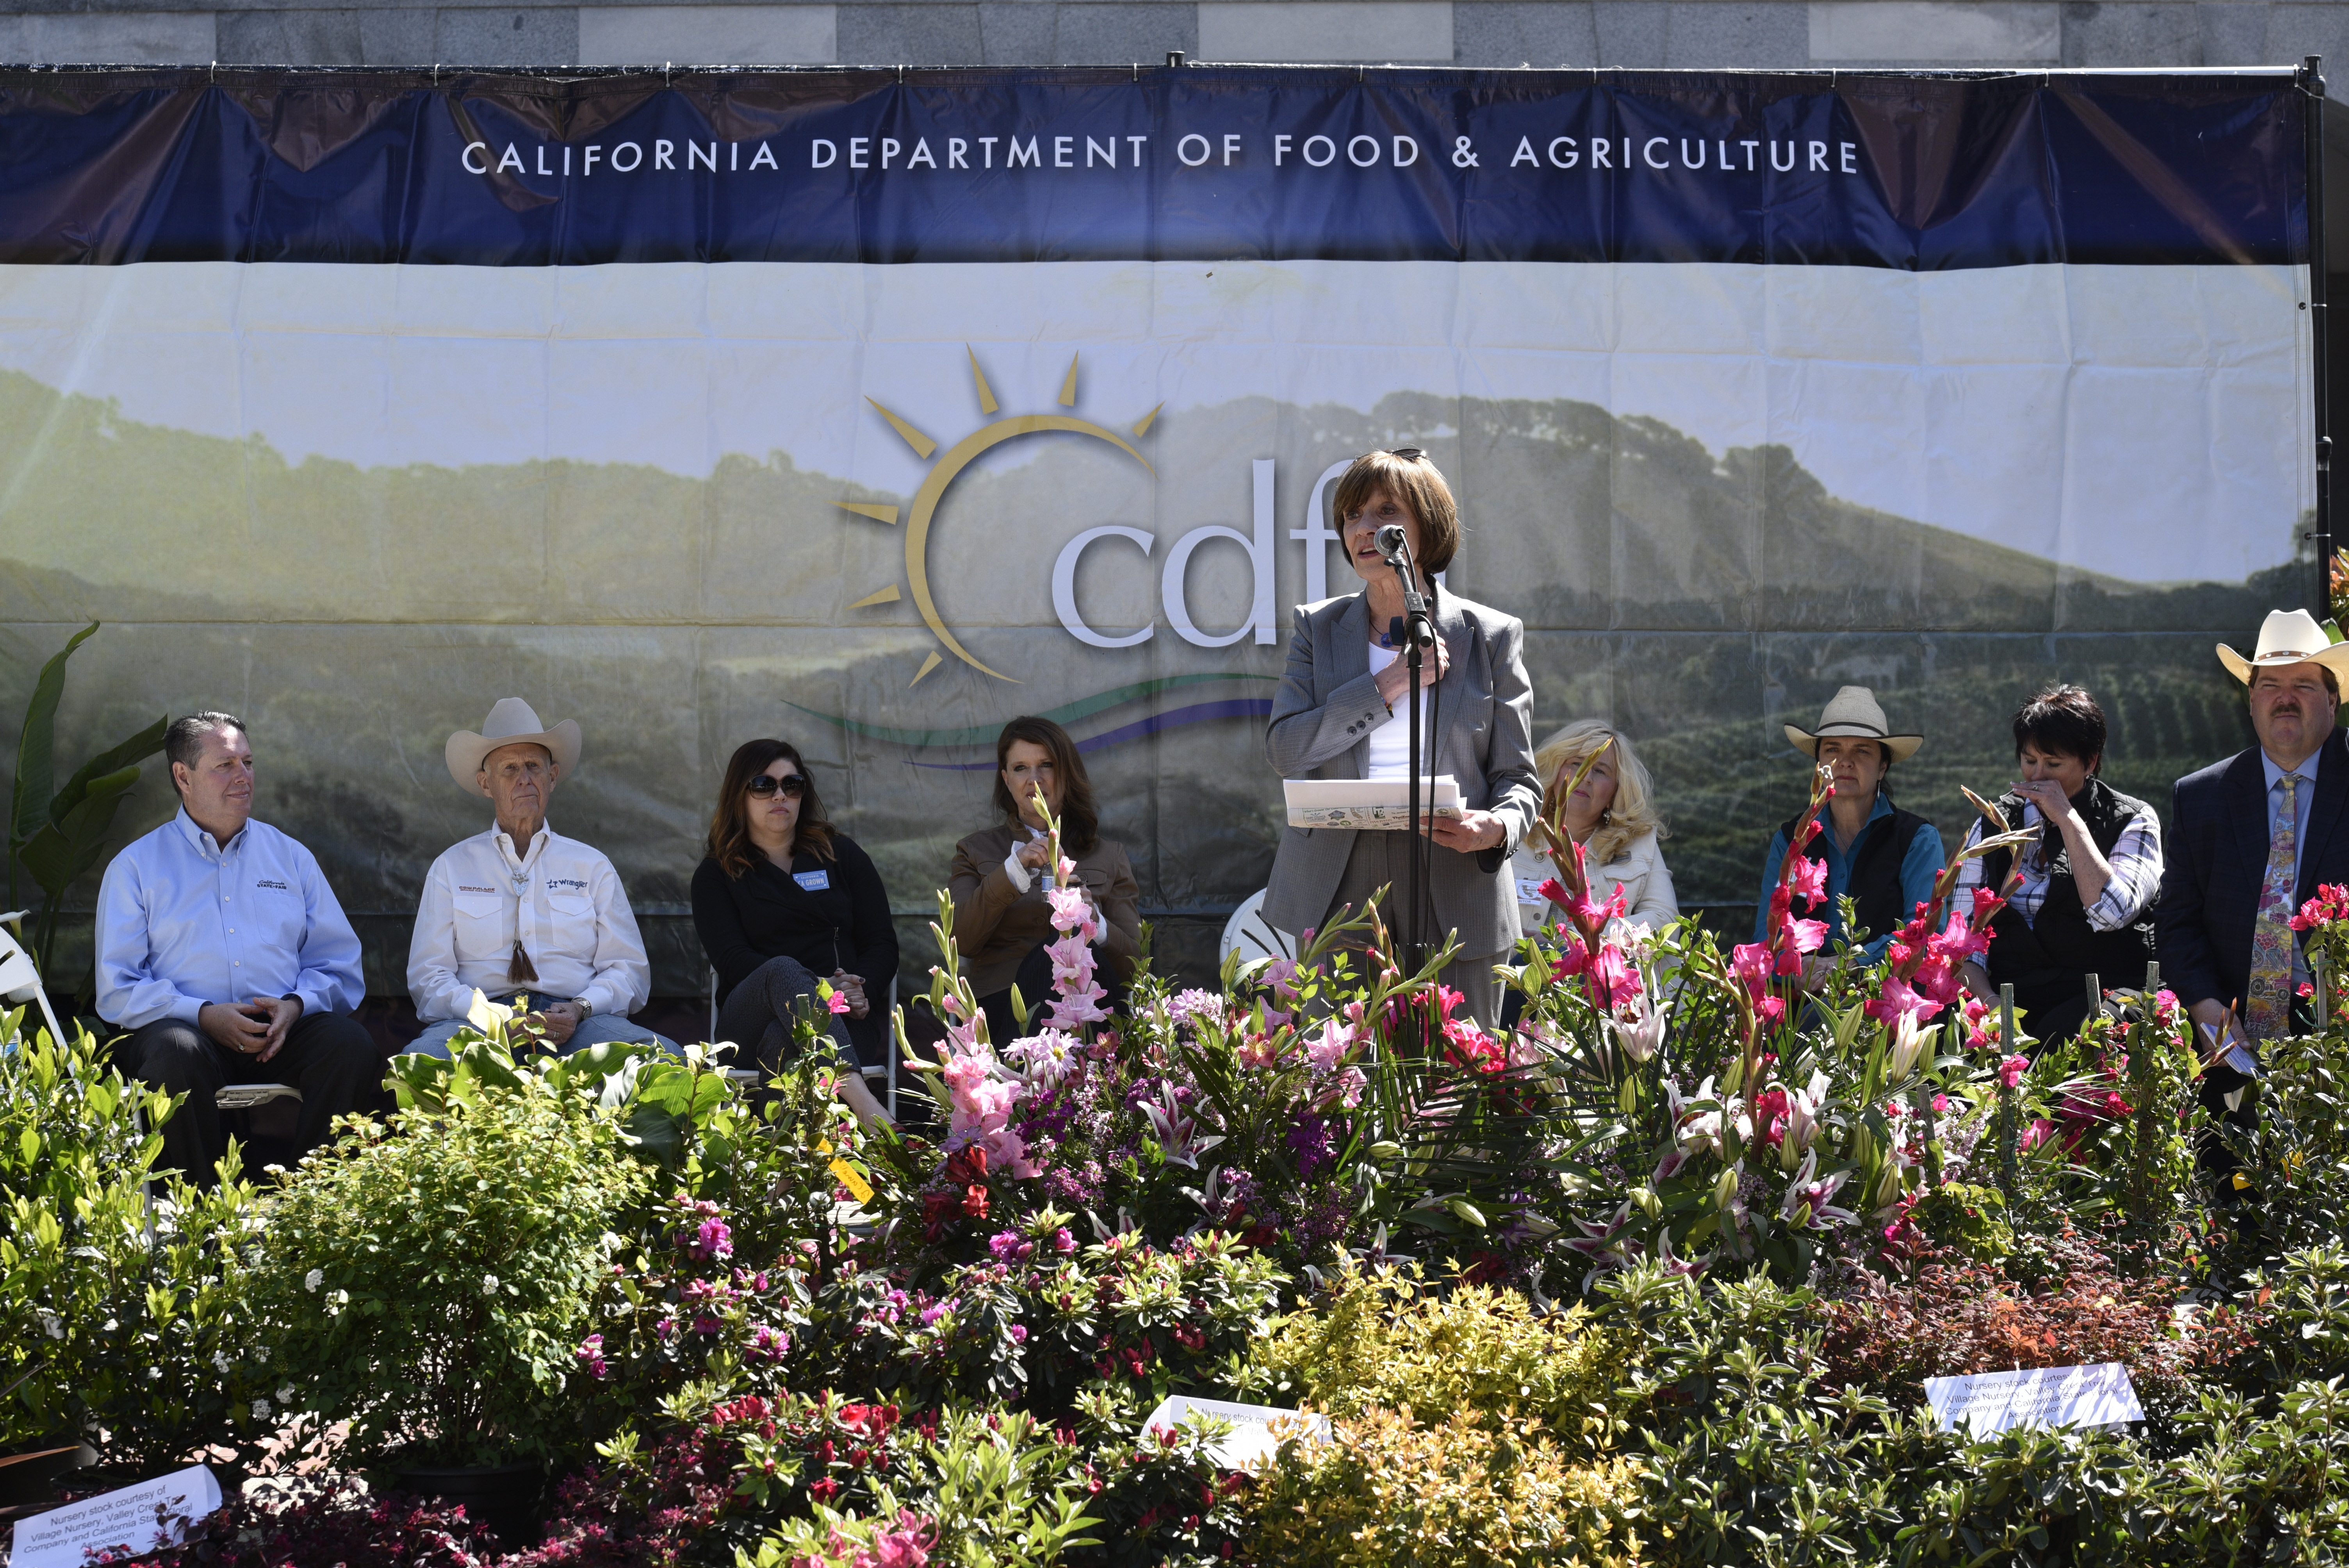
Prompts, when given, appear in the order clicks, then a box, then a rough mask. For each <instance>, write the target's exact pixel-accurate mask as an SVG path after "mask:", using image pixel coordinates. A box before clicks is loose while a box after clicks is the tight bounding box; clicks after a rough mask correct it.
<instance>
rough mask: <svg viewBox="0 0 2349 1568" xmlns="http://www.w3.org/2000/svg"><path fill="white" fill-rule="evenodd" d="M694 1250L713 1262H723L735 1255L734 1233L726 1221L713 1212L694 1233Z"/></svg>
mask: <svg viewBox="0 0 2349 1568" xmlns="http://www.w3.org/2000/svg"><path fill="white" fill-rule="evenodd" d="M693 1250H694V1251H695V1252H697V1253H700V1254H701V1255H702V1256H703V1257H705V1258H708V1259H709V1260H710V1261H711V1262H712V1263H722V1262H724V1261H725V1260H726V1259H728V1258H730V1257H732V1256H733V1255H734V1233H733V1232H732V1231H730V1230H729V1229H727V1228H726V1222H725V1221H723V1220H721V1219H719V1218H718V1216H716V1215H715V1214H712V1215H711V1216H710V1217H709V1219H707V1220H704V1221H702V1222H701V1226H700V1228H699V1229H698V1230H697V1231H696V1232H695V1233H694V1235H693Z"/></svg>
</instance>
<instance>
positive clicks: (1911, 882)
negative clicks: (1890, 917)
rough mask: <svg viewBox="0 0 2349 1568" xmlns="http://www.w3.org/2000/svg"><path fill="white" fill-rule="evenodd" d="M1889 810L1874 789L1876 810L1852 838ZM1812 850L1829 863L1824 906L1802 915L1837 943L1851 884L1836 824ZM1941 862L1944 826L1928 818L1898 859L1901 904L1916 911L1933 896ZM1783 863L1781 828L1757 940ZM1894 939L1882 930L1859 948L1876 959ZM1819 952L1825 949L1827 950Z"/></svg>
mask: <svg viewBox="0 0 2349 1568" xmlns="http://www.w3.org/2000/svg"><path fill="white" fill-rule="evenodd" d="M1820 815H1821V816H1822V817H1824V816H1825V815H1826V808H1825V807H1822V808H1820ZM1890 815H1892V802H1891V800H1889V799H1887V798H1886V796H1885V794H1884V791H1882V790H1881V789H1879V790H1878V791H1877V792H1876V809H1875V810H1872V811H1870V812H1868V820H1867V821H1865V822H1863V823H1861V824H1860V829H1859V836H1858V838H1855V839H1853V840H1852V842H1853V843H1854V844H1855V845H1857V843H1858V842H1859V841H1860V839H1864V838H1866V837H1867V836H1868V830H1869V829H1871V828H1873V827H1874V826H1875V825H1876V820H1877V819H1878V818H1879V817H1889V816H1890ZM1808 852H1809V855H1810V858H1811V859H1813V860H1823V861H1826V863H1827V902H1826V908H1825V909H1824V910H1813V911H1812V912H1811V913H1810V914H1809V915H1807V916H1805V917H1804V918H1806V919H1813V920H1825V921H1826V923H1827V946H1828V947H1833V946H1834V945H1835V944H1836V943H1837V942H1838V941H1840V940H1842V938H1843V904H1842V902H1841V901H1842V899H1843V895H1844V892H1845V890H1846V889H1847V888H1848V887H1850V885H1851V861H1850V859H1849V857H1847V855H1845V853H1844V852H1843V851H1841V850H1839V849H1837V847H1836V838H1835V827H1834V825H1833V824H1832V823H1824V824H1822V830H1821V832H1820V833H1819V836H1818V837H1817V838H1816V839H1813V840H1812V841H1811V847H1810V850H1809V851H1808ZM1941 861H1942V856H1941V833H1940V829H1938V828H1936V827H1934V826H1933V824H1932V823H1930V822H1928V823H1926V824H1925V825H1924V826H1923V827H1921V828H1919V829H1918V830H1917V836H1916V837H1915V838H1913V839H1911V840H1909V852H1908V853H1907V854H1905V855H1903V856H1902V857H1901V858H1900V904H1901V907H1902V909H1904V910H1907V911H1914V910H1915V909H1916V907H1917V906H1918V905H1919V904H1920V903H1924V902H1925V901H1926V900H1927V899H1929V898H1931V897H1932V896H1933V879H1934V878H1936V877H1938V876H1940V874H1941ZM1785 863H1786V834H1785V830H1783V829H1782V830H1779V831H1777V832H1775V833H1773V834H1771V835H1770V852H1769V854H1768V855H1767V856H1765V857H1764V859H1763V861H1762V902H1761V904H1760V906H1759V907H1758V908H1756V909H1755V910H1754V941H1756V942H1759V941H1761V940H1762V939H1763V937H1764V936H1766V935H1768V934H1769V930H1770V895H1771V894H1772V893H1773V892H1776V891H1777V888H1778V868H1779V867H1781V866H1783V865H1785ZM1904 918H1905V917H1904ZM1891 940H1892V933H1890V932H1889V931H1880V932H1878V933H1877V934H1876V935H1875V936H1874V937H1873V938H1871V939H1870V940H1869V942H1868V944H1867V945H1866V946H1864V947H1862V948H1861V949H1860V955H1861V958H1862V960H1863V961H1864V962H1866V963H1869V964H1873V963H1875V962H1876V961H1877V960H1878V959H1879V958H1881V957H1883V956H1884V949H1885V946H1886V944H1889V943H1890V942H1891ZM1821 951H1823V952H1824V951H1826V949H1821Z"/></svg>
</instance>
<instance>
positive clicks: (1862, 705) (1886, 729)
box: [1786, 686, 1925, 762]
mask: <svg viewBox="0 0 2349 1568" xmlns="http://www.w3.org/2000/svg"><path fill="white" fill-rule="evenodd" d="M1846 735H1851V736H1857V737H1858V738H1860V739H1862V740H1878V741H1881V742H1883V743H1884V749H1885V750H1886V752H1887V753H1889V755H1890V756H1891V758H1892V760H1893V761H1895V762H1899V761H1902V760H1904V759H1906V758H1908V757H1909V756H1910V755H1911V754H1913V753H1914V752H1915V751H1916V749H1917V748H1919V747H1920V746H1922V745H1924V744H1925V738H1924V737H1923V736H1921V735H1895V734H1893V733H1892V727H1891V726H1890V725H1889V724H1887V723H1886V722H1885V721H1884V709H1883V708H1882V707H1880V706H1879V705H1878V703H1877V700H1876V694H1875V693H1874V692H1872V691H1870V690H1868V688H1867V687H1866V686H1846V687H1844V688H1843V690H1841V691H1839V692H1837V693H1836V694H1835V696H1832V697H1830V698H1828V699H1827V706H1826V707H1825V708H1823V709H1821V710H1820V713H1819V727H1817V728H1816V729H1805V728H1804V727H1802V726H1801V725H1799V724H1790V725H1788V726H1786V739H1787V741H1788V742H1789V743H1790V744H1792V745H1793V746H1794V748H1795V749H1796V750H1798V751H1807V752H1809V753H1810V754H1811V755H1812V756H1813V757H1816V756H1817V755H1818V754H1819V742H1820V741H1822V740H1826V739H1829V738H1833V737H1837V736H1846Z"/></svg>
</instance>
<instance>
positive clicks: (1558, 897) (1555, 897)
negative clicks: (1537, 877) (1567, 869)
mask: <svg viewBox="0 0 2349 1568" xmlns="http://www.w3.org/2000/svg"><path fill="white" fill-rule="evenodd" d="M1540 891H1541V895H1542V897H1544V898H1546V899H1547V900H1548V901H1549V902H1550V903H1554V904H1556V905H1557V907H1558V908H1560V909H1564V908H1565V907H1566V906H1567V905H1568V904H1569V903H1573V902H1574V897H1573V895H1572V894H1571V893H1569V892H1567V891H1566V884H1565V883H1564V882H1560V881H1558V880H1557V878H1556V877H1551V878H1549V879H1548V880H1547V881H1546V882H1543V883H1542V884H1541V890H1540Z"/></svg>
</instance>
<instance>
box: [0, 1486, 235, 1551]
mask: <svg viewBox="0 0 2349 1568" xmlns="http://www.w3.org/2000/svg"><path fill="white" fill-rule="evenodd" d="M220 1505H221V1489H220V1482H219V1480H216V1479H214V1477H213V1475H212V1470H211V1468H210V1467H209V1466H205V1465H191V1466H189V1467H188V1468H187V1469H186V1470H175V1471H173V1472H172V1473H171V1474H170V1475H167V1476H158V1477H157V1478H156V1479H155V1480H142V1481H140V1483H139V1484H138V1485H136V1486H126V1487H124V1488H122V1489H121V1490H120V1491H109V1492H108V1493H106V1494H105V1495H103V1496H101V1497H93V1498H91V1499H89V1500H88V1501H85V1502H77V1503H71V1504H68V1505H67V1506H66V1507H64V1508H59V1509H53V1510H51V1511H49V1512H47V1513H43V1514H38V1515H36V1516H35V1517H33V1518H31V1519H26V1520H22V1521H19V1522H18V1523H17V1525H16V1543H15V1545H14V1547H13V1548H12V1549H11V1550H10V1552H9V1554H8V1564H9V1568H82V1564H83V1563H86V1562H88V1561H89V1558H90V1555H91V1554H92V1553H109V1552H111V1553H120V1554H122V1555H126V1556H134V1557H135V1556H140V1555H143V1554H145V1553H150V1552H152V1551H154V1550H156V1549H157V1548H158V1547H163V1546H170V1545H172V1544H174V1543H175V1542H178V1541H179V1540H180V1539H181V1537H183V1536H185V1535H186V1534H187V1532H188V1525H189V1523H190V1522H192V1521H194V1520H198V1519H202V1518H203V1517H204V1516H205V1515H206V1514H208V1513H210V1512H212V1511H213V1510H214V1509H216V1508H218V1507H219V1506H220Z"/></svg>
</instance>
